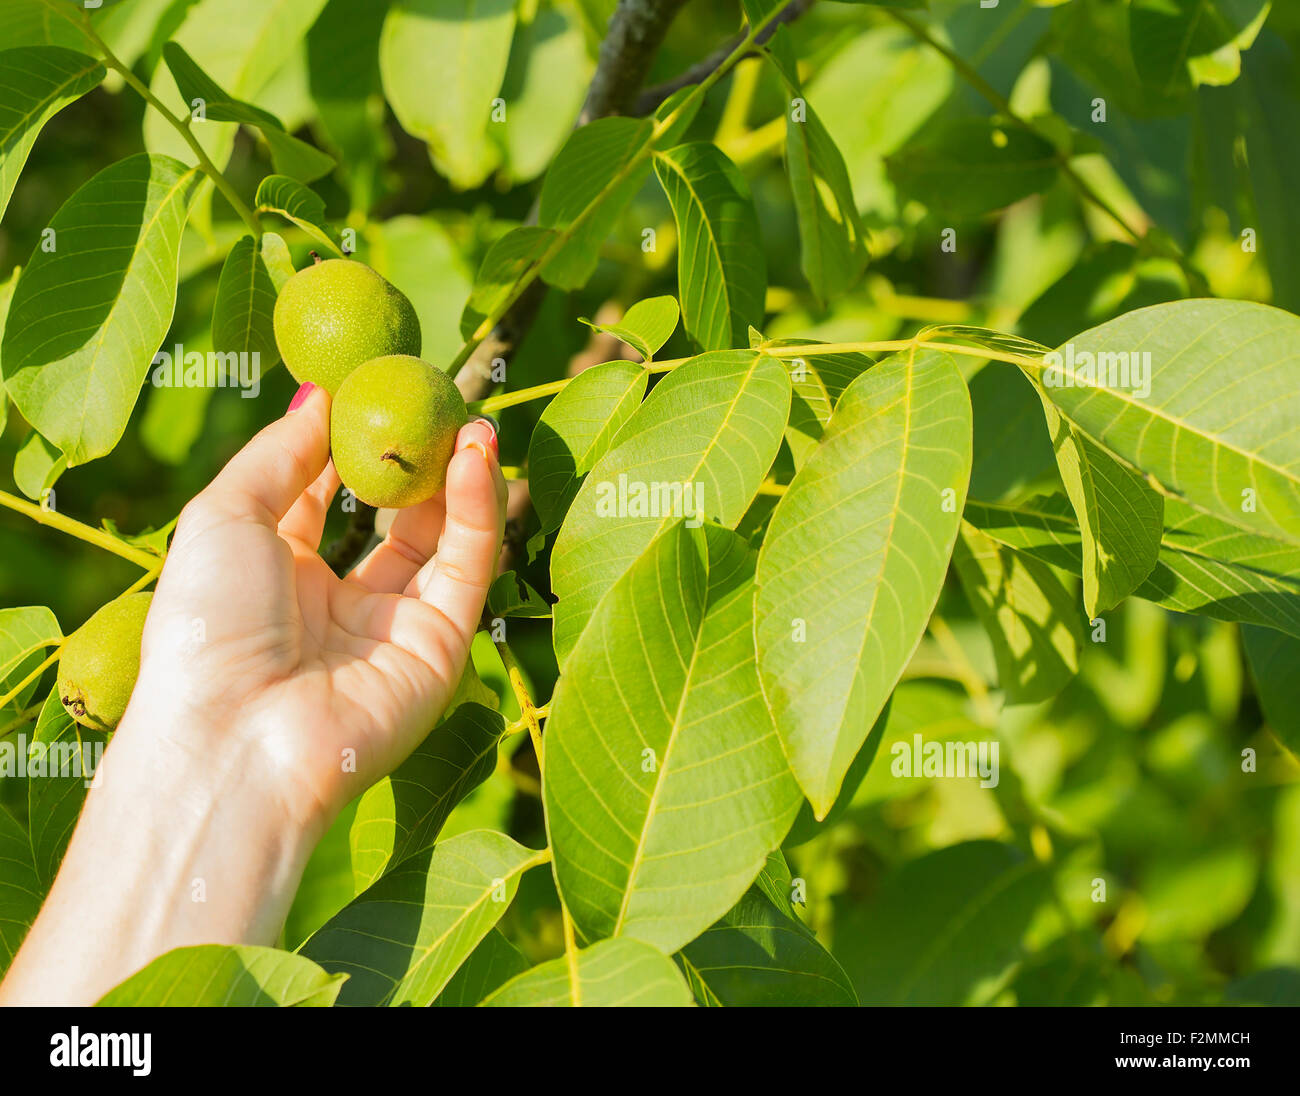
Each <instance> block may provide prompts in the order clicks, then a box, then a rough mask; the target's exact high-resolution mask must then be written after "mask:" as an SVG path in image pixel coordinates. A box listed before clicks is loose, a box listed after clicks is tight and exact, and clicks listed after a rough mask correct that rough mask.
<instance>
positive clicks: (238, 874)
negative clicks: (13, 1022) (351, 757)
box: [0, 712, 321, 1005]
mask: <svg viewBox="0 0 1300 1096" xmlns="http://www.w3.org/2000/svg"><path fill="white" fill-rule="evenodd" d="M239 750H240V748H239V745H238V736H236V735H232V734H228V733H227V734H221V733H203V732H199V733H194V734H188V733H187V734H178V733H168V731H167V730H165V729H160V728H157V727H155V726H151V725H148V722H147V717H146V716H143V715H139V716H137V715H134V714H133V713H132V712H128V713H127V716H126V718H125V719H124V720H123V722H122V724H121V726H120V727H119V728H118V731H117V733H116V735H115V736H114V739H113V741H112V743H111V745H110V748H109V749H108V750H107V751H106V752H105V755H104V760H103V763H102V766H101V768H102V770H103V771H102V773H101V774H100V775H99V777H98V779H97V780H96V784H95V786H94V787H93V788H92V789H91V791H90V793H89V795H88V796H87V799H86V806H85V809H84V810H83V812H82V816H81V820H80V822H79V823H78V825H77V828H76V831H75V833H74V834H73V838H72V841H71V842H70V844H69V846H68V851H67V855H66V856H65V858H64V861H63V865H62V867H61V868H60V870H59V874H58V878H57V879H56V881H55V883H54V887H53V889H52V890H51V892H50V895H49V898H48V899H47V900H46V903H45V906H44V908H43V909H42V912H41V914H40V916H39V917H38V918H37V920H36V923H35V925H34V926H33V927H32V930H31V932H30V933H29V935H28V937H27V939H26V941H25V942H24V944H23V946H22V949H21V950H20V952H19V954H18V956H17V957H16V958H15V960H14V963H13V966H12V968H11V969H10V971H9V974H8V976H7V978H6V979H5V981H4V983H3V985H0V1004H4V1005H28V1004H32V1005H34V1004H48V1005H55V1004H59V1005H68V1004H93V1003H94V1002H95V1001H96V1000H98V998H99V997H101V996H102V995H103V994H104V993H105V992H107V991H108V990H109V989H111V988H112V987H113V986H115V985H117V984H118V983H119V982H121V981H122V980H123V979H125V978H126V977H128V976H129V975H131V974H133V973H134V972H136V971H137V970H139V969H140V968H141V967H143V966H145V965H146V964H147V963H149V962H150V961H151V960H152V959H154V958H156V957H157V956H159V955H161V954H163V953H164V952H166V951H170V950H171V949H172V948H177V947H185V946H189V945H194V944H208V943H226V944H233V943H256V944H273V943H274V942H275V939H276V937H277V935H278V933H279V930H280V926H281V924H282V923H283V920H284V917H285V915H286V913H287V912H288V908H289V904H290V903H291V901H292V900H293V895H294V892H295V890H296V889H297V886H298V882H299V879H300V878H301V875H302V871H303V866H304V865H305V863H306V860H307V857H308V856H309V855H310V853H311V850H312V848H313V847H314V844H315V842H316V840H317V838H318V836H319V833H320V831H321V827H320V826H319V825H318V824H317V823H316V821H315V820H303V819H301V818H295V817H294V816H293V813H292V812H291V811H289V810H287V809H284V808H283V807H282V804H281V803H280V801H279V797H278V796H276V795H275V794H274V790H273V789H269V788H268V787H267V783H268V776H269V774H267V772H266V766H265V764H264V761H265V759H264V758H263V759H260V762H261V763H259V759H258V758H255V757H247V756H241V755H240V752H239Z"/></svg>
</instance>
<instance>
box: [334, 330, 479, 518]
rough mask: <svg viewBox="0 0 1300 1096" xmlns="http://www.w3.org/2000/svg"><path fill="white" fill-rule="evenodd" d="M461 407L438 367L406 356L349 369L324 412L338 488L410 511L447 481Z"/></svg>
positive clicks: (461, 421) (364, 499) (451, 384)
mask: <svg viewBox="0 0 1300 1096" xmlns="http://www.w3.org/2000/svg"><path fill="white" fill-rule="evenodd" d="M466 418H467V413H466V410H465V401H464V399H462V398H461V394H460V390H459V389H457V387H456V384H455V382H454V381H453V380H452V379H451V378H450V377H449V376H447V374H446V373H444V372H443V371H442V370H441V369H437V368H435V367H434V366H432V365H430V364H429V363H428V362H426V361H421V360H420V359H419V358H416V357H411V356H410V355H403V354H393V355H389V356H387V357H383V358H375V359H374V360H373V361H368V362H366V363H365V364H364V365H360V366H358V367H357V368H356V369H354V370H353V371H352V373H351V374H350V375H349V376H348V378H347V380H345V381H344V382H343V383H342V384H341V385H340V386H339V390H338V394H337V395H336V396H335V397H334V405H333V407H332V408H331V410H330V451H331V453H332V454H333V456H334V467H335V468H336V469H337V470H338V474H339V478H340V479H341V480H342V481H343V484H344V486H346V487H349V488H351V489H352V492H353V494H355V495H356V497H357V498H359V499H360V500H361V501H362V502H365V503H368V504H369V505H371V506H385V507H392V508H397V507H402V506H414V505H415V504H416V503H420V502H423V501H424V500H425V499H429V498H432V497H433V496H434V495H436V494H437V493H438V492H439V491H440V490H442V485H443V484H444V483H445V482H446V479H447V463H448V461H450V460H451V456H452V453H454V452H455V449H456V434H457V432H458V431H459V430H460V428H461V427H462V426H464V425H465V420H466Z"/></svg>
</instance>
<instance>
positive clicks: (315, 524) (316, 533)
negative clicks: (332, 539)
mask: <svg viewBox="0 0 1300 1096" xmlns="http://www.w3.org/2000/svg"><path fill="white" fill-rule="evenodd" d="M338 489H339V474H338V472H337V471H336V470H335V468H334V462H333V461H329V462H328V463H327V464H326V465H325V471H323V472H322V473H321V474H320V475H319V476H317V477H316V481H315V482H314V483H313V484H312V485H311V486H310V487H308V488H307V490H306V491H304V492H303V493H302V494H301V495H299V496H298V499H297V501H296V502H295V503H294V504H293V505H292V506H290V507H289V512H288V513H287V514H285V515H284V517H283V518H282V519H281V521H280V536H282V537H284V538H286V539H290V538H292V539H295V540H298V541H301V542H302V543H303V544H304V545H306V546H307V547H308V548H310V549H311V550H312V551H313V552H314V551H316V549H317V548H319V547H320V538H321V536H322V534H323V533H324V532H325V519H326V518H327V517H329V512H330V503H331V502H333V501H334V495H335V494H336V493H337V491H338Z"/></svg>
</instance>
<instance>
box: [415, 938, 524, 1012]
mask: <svg viewBox="0 0 1300 1096" xmlns="http://www.w3.org/2000/svg"><path fill="white" fill-rule="evenodd" d="M527 969H528V960H527V959H525V958H524V956H523V954H522V953H521V952H520V951H519V949H518V948H516V947H515V946H514V944H512V943H510V941H509V940H507V939H506V938H505V937H504V936H503V935H502V934H501V930H500V929H496V928H494V929H492V930H491V931H490V932H489V933H488V934H487V935H486V936H485V937H483V939H482V941H480V943H479V946H478V947H476V948H475V949H474V950H473V951H472V952H470V955H469V958H468V959H466V960H465V962H464V963H462V964H461V967H460V970H458V971H456V973H455V974H453V975H452V976H451V980H450V981H449V982H448V983H447V985H446V987H445V988H444V989H443V991H442V992H441V993H440V994H438V997H437V999H436V1000H435V1001H434V1002H433V1004H434V1007H436V1008H467V1007H472V1006H474V1005H477V1004H478V1003H479V1002H480V1001H482V1000H483V998H485V997H487V996H488V995H489V994H490V993H492V992H493V991H494V990H496V989H499V988H500V987H501V986H503V985H504V984H505V983H506V982H508V981H509V980H510V979H511V978H514V977H515V976H516V975H519V974H523V973H524V971H526V970H527Z"/></svg>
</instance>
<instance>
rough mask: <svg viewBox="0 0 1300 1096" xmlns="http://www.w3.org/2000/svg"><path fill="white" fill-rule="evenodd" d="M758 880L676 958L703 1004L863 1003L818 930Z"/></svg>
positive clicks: (740, 1005)
mask: <svg viewBox="0 0 1300 1096" xmlns="http://www.w3.org/2000/svg"><path fill="white" fill-rule="evenodd" d="M788 905H789V903H788V902H787V903H786V909H784V910H783V909H781V908H779V907H778V906H776V905H775V904H773V902H772V899H771V897H770V896H769V895H767V894H766V893H764V891H763V890H762V889H761V888H759V887H757V886H755V887H751V888H750V889H749V891H747V892H746V893H745V895H744V897H742V898H741V900H740V901H739V902H738V903H737V904H736V906H735V907H734V908H733V909H732V910H731V911H730V912H728V913H727V915H726V916H725V917H723V918H722V919H721V920H720V921H718V922H717V924H715V925H712V926H711V927H710V928H709V929H708V930H707V931H706V932H705V933H704V934H703V935H702V936H700V937H698V938H697V939H695V940H693V941H692V942H691V943H689V944H687V945H686V947H685V948H683V949H682V951H681V953H680V954H679V955H678V956H677V961H678V963H679V964H680V965H681V968H682V970H683V972H684V973H685V974H686V981H687V983H688V984H689V985H690V987H691V990H692V992H694V994H695V999H696V1000H697V1001H699V1002H700V1004H702V1005H704V1004H708V1005H726V1006H731V1007H752V1006H763V1005H767V1006H793V1007H799V1006H802V1007H817V1006H850V1007H852V1006H856V1005H857V1003H858V995H857V993H856V992H854V989H853V984H852V982H850V981H849V976H848V975H847V974H845V973H844V968H843V967H841V966H840V965H839V963H837V962H836V961H835V959H834V958H833V957H832V956H831V954H830V953H829V952H828V951H827V950H826V949H825V948H823V947H822V946H821V944H819V943H818V942H817V937H816V936H814V935H813V934H812V932H811V931H810V930H809V929H808V928H806V927H805V926H804V924H803V923H802V922H801V921H798V920H796V919H795V918H794V917H792V916H791V915H790V914H789V912H787V911H788Z"/></svg>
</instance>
